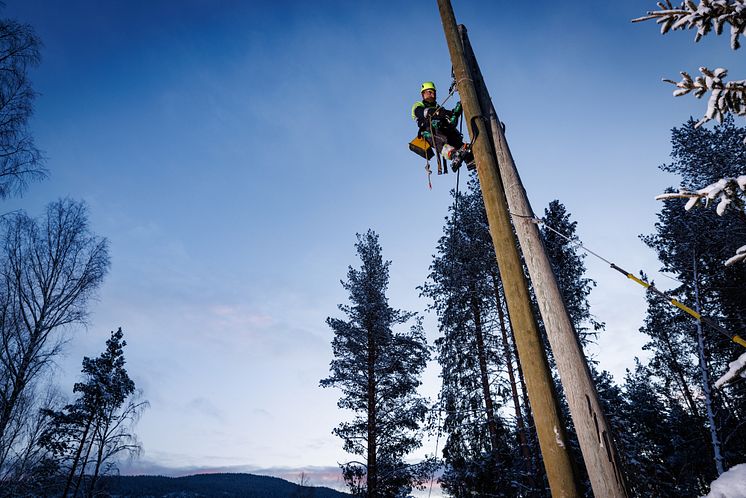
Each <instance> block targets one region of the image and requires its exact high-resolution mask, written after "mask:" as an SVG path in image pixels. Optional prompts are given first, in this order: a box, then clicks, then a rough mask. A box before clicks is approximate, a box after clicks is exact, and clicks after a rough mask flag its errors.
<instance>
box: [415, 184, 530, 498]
mask: <svg viewBox="0 0 746 498" xmlns="http://www.w3.org/2000/svg"><path fill="white" fill-rule="evenodd" d="M453 196H454V203H453V205H452V206H451V208H450V212H451V214H452V216H450V217H448V218H447V219H446V225H445V227H444V229H443V235H442V236H441V238H440V239H439V241H438V245H437V254H436V255H435V256H433V261H432V263H431V265H430V274H429V276H428V281H427V282H426V283H425V284H424V285H423V286H422V287H421V291H422V295H423V296H426V297H429V298H430V299H431V300H432V304H431V305H430V308H431V309H432V310H434V311H435V312H436V313H437V315H438V322H439V328H440V332H441V334H442V336H441V337H440V338H439V339H438V340H437V341H436V343H435V345H436V347H437V350H438V362H439V363H440V366H441V378H442V388H441V395H440V405H441V406H440V410H441V416H442V423H441V427H440V430H442V431H443V432H444V433H445V435H446V441H445V444H444V446H443V458H444V462H445V469H444V473H443V476H442V477H441V479H440V481H441V486H442V487H443V489H444V490H446V491H447V492H448V493H449V494H450V495H452V496H473V495H475V494H476V495H485V496H490V495H496V496H516V495H517V493H518V489H519V488H520V487H521V486H525V487H529V481H530V471H529V469H530V466H531V465H530V456H529V455H527V454H525V453H524V454H521V452H520V450H521V443H519V437H518V436H517V434H516V431H518V430H522V431H523V434H522V446H523V449H525V450H528V449H527V448H526V447H525V446H526V444H527V439H528V437H527V435H526V434H525V432H526V428H525V426H521V427H520V429H519V428H518V427H517V426H518V425H519V424H517V423H516V422H517V420H516V421H512V422H513V423H516V426H513V424H512V423H511V421H508V420H506V419H505V418H503V417H501V416H500V408H501V407H502V406H503V405H504V404H505V400H506V399H509V398H510V397H511V395H512V401H513V403H514V408H515V409H516V412H517V414H519V415H521V417H520V419H521V424H523V417H522V411H523V410H525V407H521V404H520V401H519V399H518V395H517V393H518V389H517V387H516V385H515V383H516V380H515V376H514V375H511V377H512V385H510V384H509V382H510V380H506V379H505V376H504V375H501V374H502V373H503V372H504V371H505V370H507V369H508V366H509V365H508V363H510V368H511V369H512V368H513V365H512V347H511V345H510V344H508V343H506V342H504V341H502V340H501V339H500V333H499V328H500V327H501V326H502V327H505V328H506V330H507V328H508V324H507V320H506V317H505V315H504V309H503V308H502V307H503V306H504V303H503V300H502V297H501V291H500V288H501V287H500V286H501V282H500V277H499V272H498V268H497V261H496V259H495V254H494V250H493V246H492V239H491V237H490V233H489V226H488V223H487V216H486V213H485V211H484V202H483V200H482V195H481V191H480V190H479V185H478V183H477V181H476V179H474V178H472V179H471V180H470V182H469V185H468V189H467V192H466V193H463V194H459V195H458V196H457V195H456V193H455V192H454V193H453ZM506 337H507V336H506ZM506 353H507V356H506ZM504 358H507V360H504ZM518 418H519V417H516V419H518ZM514 427H515V428H514ZM526 460H529V461H528V462H527V461H526ZM522 474H529V475H522Z"/></svg>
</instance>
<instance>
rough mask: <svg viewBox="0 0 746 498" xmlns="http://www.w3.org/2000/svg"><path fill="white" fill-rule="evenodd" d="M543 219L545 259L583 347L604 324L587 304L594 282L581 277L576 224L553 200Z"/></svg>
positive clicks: (542, 234) (561, 205)
mask: <svg viewBox="0 0 746 498" xmlns="http://www.w3.org/2000/svg"><path fill="white" fill-rule="evenodd" d="M543 220H544V224H542V225H541V227H540V230H541V236H542V239H543V241H544V248H545V250H546V251H547V257H548V258H549V262H550V264H551V265H552V270H553V271H554V275H555V277H556V278H557V285H558V286H559V289H560V293H561V294H562V297H563V298H564V301H565V307H566V308H567V313H568V314H569V315H570V320H571V322H572V324H573V326H574V328H575V332H576V333H577V334H578V337H579V338H580V341H581V343H582V344H583V345H586V344H587V343H588V341H589V340H592V339H593V338H594V337H595V336H596V334H597V333H598V331H599V330H602V329H603V328H604V324H603V323H601V322H599V321H598V320H596V318H595V317H594V316H593V315H592V314H591V311H590V305H589V304H588V296H589V294H590V293H591V290H592V289H593V288H594V287H595V286H596V282H595V281H594V280H592V279H590V278H586V277H585V270H586V269H585V263H584V262H583V260H584V259H585V254H583V253H581V252H580V251H579V249H578V247H577V246H576V245H575V243H579V242H580V240H579V238H578V236H577V234H576V233H575V232H576V229H577V225H578V222H577V221H571V220H570V213H568V212H567V208H565V206H564V205H563V204H562V203H561V202H560V201H558V200H556V199H555V200H553V201H551V202H550V203H549V206H548V207H547V208H545V209H544V218H543ZM548 227H549V228H548ZM550 228H551V230H550ZM556 232H559V233H560V234H561V236H560V235H558V234H557V233H556ZM567 239H570V240H571V241H572V242H569V241H568V240H567ZM589 327H590V328H589Z"/></svg>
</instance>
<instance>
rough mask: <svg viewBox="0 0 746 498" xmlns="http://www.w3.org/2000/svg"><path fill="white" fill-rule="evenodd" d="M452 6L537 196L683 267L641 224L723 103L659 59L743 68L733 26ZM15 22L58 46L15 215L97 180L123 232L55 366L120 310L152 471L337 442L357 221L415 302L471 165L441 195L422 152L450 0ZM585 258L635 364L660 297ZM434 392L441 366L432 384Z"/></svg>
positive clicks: (604, 12) (644, 261)
mask: <svg viewBox="0 0 746 498" xmlns="http://www.w3.org/2000/svg"><path fill="white" fill-rule="evenodd" d="M453 4H454V10H455V13H456V17H457V19H458V21H459V22H461V23H464V24H465V25H466V26H467V27H468V29H469V33H470V37H471V41H472V45H473V47H474V49H475V52H476V55H477V57H478V59H479V62H480V65H481V67H482V71H483V73H484V76H485V79H486V82H487V85H488V87H489V90H490V92H491V95H492V98H493V102H494V103H495V107H496V108H497V111H498V114H499V115H500V117H501V118H502V120H503V121H504V122H505V123H506V124H507V137H508V140H509V143H510V145H511V148H512V151H513V155H514V157H515V159H516V162H517V164H518V168H519V170H520V173H521V175H522V177H523V179H524V182H525V184H526V187H527V190H528V193H529V197H530V200H531V202H532V205H533V207H534V209H535V210H536V211H537V212H541V211H542V210H543V208H544V207H545V206H546V205H547V204H548V203H549V201H550V200H552V199H555V198H557V199H560V200H561V201H562V202H563V203H564V204H565V205H566V206H567V208H568V210H569V211H570V212H571V213H572V215H573V218H574V219H575V220H576V221H578V230H579V235H580V237H581V238H582V240H583V241H584V242H585V243H586V244H587V245H588V246H589V247H590V248H592V249H594V250H595V251H597V252H599V253H601V254H603V255H604V256H606V257H607V258H609V259H612V260H613V261H615V262H616V263H618V264H619V265H621V266H622V267H624V268H627V269H629V270H631V271H636V270H638V269H645V270H646V271H647V272H648V273H649V274H650V275H652V276H654V277H655V278H656V279H657V280H658V281H659V283H661V284H663V286H665V285H666V282H670V281H667V280H666V279H665V277H662V276H659V275H657V274H656V273H655V270H656V269H657V268H658V264H657V263H656V261H655V258H654V256H653V254H652V252H651V251H649V250H648V249H647V248H645V247H644V246H643V244H642V243H641V242H640V241H639V240H638V238H637V236H638V235H639V234H641V233H647V232H650V231H651V230H652V224H653V222H654V221H655V212H656V210H657V209H658V207H659V205H658V204H657V203H656V201H654V200H653V197H654V196H655V195H656V194H657V193H660V192H661V191H662V190H663V189H664V188H665V187H666V186H668V185H671V184H674V183H676V179H675V178H674V177H672V176H670V175H666V174H663V173H661V172H659V171H658V170H657V166H658V165H659V164H661V163H663V162H666V161H667V160H668V153H669V150H670V148H669V135H670V129H671V128H672V127H674V126H678V125H680V124H681V123H682V122H684V121H685V120H686V119H687V118H688V117H689V116H690V115H693V116H697V117H698V116H700V115H701V114H702V113H703V112H704V106H705V102H703V101H697V100H695V99H694V98H692V97H685V98H679V99H674V98H673V97H672V96H671V90H672V87H670V86H669V85H666V84H663V83H661V78H663V77H668V78H676V76H677V74H678V71H679V70H688V71H690V72H696V69H697V67H699V66H702V65H707V66H710V67H716V66H724V67H728V68H729V69H730V70H731V75H732V76H733V77H735V78H743V77H744V75H746V64H744V63H743V57H742V54H740V53H737V52H733V51H731V50H730V48H729V45H728V40H727V38H726V37H720V38H717V37H708V38H705V39H704V40H702V42H700V43H699V44H697V45H695V44H694V43H693V33H692V32H676V33H671V34H668V35H666V36H660V34H659V33H658V28H657V26H655V25H654V24H653V23H645V24H641V25H635V24H631V23H630V22H629V20H630V19H631V18H633V17H637V16H640V15H643V14H644V13H645V12H646V11H647V10H649V9H653V8H655V2H653V1H652V0H651V1H642V0H635V1H628V2H621V3H619V2H616V3H613V4H611V3H603V2H602V3H599V2H590V1H588V2H571V3H557V2H544V1H539V2H532V3H531V4H530V6H529V5H528V4H526V5H524V4H521V3H518V2H507V1H494V2H478V1H466V0H462V1H459V0H454V1H453ZM4 15H6V16H9V17H13V18H16V19H18V20H20V21H22V22H27V23H29V24H31V25H33V26H34V27H35V28H36V30H37V32H38V34H39V35H40V37H41V38H42V40H43V41H44V45H45V46H44V50H43V62H42V64H41V66H40V67H39V68H38V69H36V70H34V71H33V80H34V82H35V86H36V88H37V90H38V91H39V92H40V96H39V98H38V100H37V103H36V114H35V117H34V120H33V123H32V126H33V130H34V133H35V135H36V139H37V143H38V145H39V146H40V147H41V148H42V149H43V150H44V151H45V152H46V155H47V157H48V167H49V169H50V171H51V176H50V178H49V179H47V180H46V181H44V182H43V183H39V184H35V185H33V186H32V187H31V188H30V190H29V191H28V193H27V194H26V195H25V196H24V197H23V198H22V199H17V200H12V201H9V202H6V208H7V209H8V210H10V209H15V208H17V207H22V208H24V209H26V210H28V211H29V212H30V213H33V214H38V213H41V211H42V209H43V206H44V205H45V204H46V203H47V202H49V201H51V200H54V199H56V198H59V197H61V196H71V197H73V198H76V199H83V200H85V201H86V202H87V203H88V204H89V206H90V215H91V220H92V226H93V229H94V230H95V231H96V232H97V233H98V234H100V235H102V236H105V237H108V238H109V240H110V242H111V255H112V263H113V264H112V269H111V273H110V275H109V276H108V278H107V280H106V282H105V284H104V285H103V287H102V289H101V292H100V295H99V300H98V301H97V302H96V303H95V304H94V306H93V307H92V315H91V320H90V324H89V326H88V327H87V328H86V329H82V328H81V329H76V330H73V331H70V341H69V343H68V346H67V350H66V356H65V358H62V359H60V361H59V369H60V378H61V379H66V380H65V381H66V382H67V386H63V387H66V389H68V390H69V388H71V386H72V383H73V382H74V381H75V379H76V375H77V372H78V371H79V365H80V360H81V358H82V356H83V355H96V354H98V352H99V351H100V350H101V349H102V348H103V345H104V342H105V340H106V337H107V336H108V332H109V331H110V330H112V329H116V328H117V327H119V326H121V327H122V328H123V329H124V332H125V337H126V339H127V341H128V343H129V345H128V346H127V353H126V354H127V358H128V366H129V370H130V373H131V375H132V376H133V377H134V379H135V381H136V382H137V384H138V386H140V387H141V388H143V390H144V394H145V397H146V398H147V399H148V400H149V401H150V403H151V408H150V409H149V410H148V411H147V412H146V413H145V414H144V416H143V418H142V421H141V422H140V425H139V427H138V434H139V436H140V438H141V440H142V442H143V446H144V454H143V457H142V461H141V463H140V464H139V465H140V466H139V467H137V468H138V469H141V470H142V469H144V470H146V471H147V470H152V469H159V470H160V471H162V472H176V473H178V472H182V471H186V470H193V469H211V468H221V469H224V468H230V469H237V470H240V469H257V468H263V469H273V470H272V472H274V473H282V472H285V475H292V474H293V473H294V472H295V471H296V470H297V469H302V468H308V467H310V466H315V467H324V468H325V467H335V466H336V463H337V462H340V461H344V460H345V459H346V456H345V455H344V453H343V452H342V450H341V442H340V441H339V440H338V439H336V438H335V437H334V436H332V435H331V430H332V428H333V427H334V426H335V425H336V424H337V423H338V422H339V421H340V417H341V414H340V413H339V412H338V411H337V409H336V399H337V397H338V392H336V391H334V390H329V389H327V390H322V389H320V388H318V387H317V386H318V380H319V379H320V378H322V377H324V376H326V375H327V372H328V364H329V361H330V360H331V348H330V344H329V343H330V340H331V331H330V330H329V329H328V328H327V327H326V325H325V323H324V319H325V318H326V317H327V316H329V315H335V314H336V313H337V311H336V305H337V304H338V303H342V302H344V301H345V299H346V296H345V294H344V291H343V289H342V288H341V286H340V285H339V280H340V279H341V278H344V276H345V273H346V268H347V266H348V265H350V264H356V260H355V255H354V248H353V244H354V241H355V233H356V232H363V231H365V230H366V229H368V228H373V229H374V230H376V231H377V232H378V233H379V234H380V236H381V242H382V244H383V248H384V255H385V256H386V257H387V258H388V259H391V260H392V261H393V264H392V275H391V288H390V298H391V303H392V305H394V306H396V307H399V308H404V309H410V310H415V311H422V310H424V309H425V307H426V305H427V303H426V302H425V301H423V300H421V299H419V298H418V293H417V291H416V290H415V287H416V286H417V285H420V284H421V283H423V281H424V279H425V277H426V275H427V267H428V264H429V262H430V258H431V255H432V253H433V251H434V247H435V242H436V240H437V238H438V237H439V235H440V232H441V227H442V223H443V218H444V216H445V215H446V208H447V205H448V202H449V197H448V190H449V189H450V188H452V187H453V186H454V184H455V175H449V176H446V177H435V176H434V177H433V190H432V191H429V190H428V189H427V188H426V178H425V175H424V171H423V164H422V161H421V160H420V159H419V158H418V157H417V156H415V155H413V154H412V153H411V152H409V151H408V149H407V147H406V143H407V142H408V141H409V139H410V138H411V137H412V136H413V134H414V131H415V130H414V125H413V123H412V121H411V119H410V118H409V109H410V107H411V104H412V103H413V102H414V101H415V100H416V99H417V98H418V93H417V91H418V89H419V85H420V83H421V82H422V81H424V80H433V81H435V82H436V84H437V85H439V87H440V88H441V89H446V88H447V87H448V85H449V84H450V81H449V78H450V61H449V58H448V51H447V47H446V44H445V40H444V37H443V31H442V26H441V24H440V19H439V17H438V11H437V7H436V2H435V1H432V2H430V1H428V2H425V1H408V2H405V1H398V2H395V1H389V2H381V1H379V2H369V1H359V2H342V1H323V2H296V1H282V0H280V1H276V2H252V1H244V2H239V1H221V2H211V1H207V0H204V1H199V0H186V1H179V2H167V1H153V2H144V1H134V2H132V1H130V2H123V1H111V2H93V1H90V0H73V1H68V2H64V3H63V2H52V1H41V0H27V1H24V2H9V3H8V5H7V6H6V8H5V10H4ZM440 96H441V97H443V96H444V92H443V91H441V92H440ZM462 182H463V180H462ZM464 183H465V182H463V183H462V185H464ZM587 264H588V270H589V271H588V276H589V277H591V278H593V279H595V280H596V281H597V282H598V288H597V289H596V290H595V291H594V292H593V294H592V297H591V303H592V311H593V312H594V313H595V314H596V315H597V317H598V318H599V319H601V320H602V321H605V322H606V323H607V331H606V332H605V333H603V335H602V337H601V338H600V340H599V346H598V347H597V348H596V349H597V351H596V356H597V358H598V360H599V362H600V366H601V367H602V368H606V369H608V370H610V371H611V372H612V373H614V374H615V376H616V378H617V380H619V381H621V376H622V375H623V373H624V369H625V368H626V367H631V366H632V365H633V359H634V357H635V356H636V355H642V352H641V350H640V346H641V344H642V342H643V339H642V338H641V337H640V335H639V334H638V333H637V329H638V328H639V326H640V325H641V319H642V315H643V313H644V298H643V294H642V292H641V290H640V289H639V288H638V287H636V286H634V285H633V284H631V283H629V282H627V281H626V280H625V279H623V278H622V277H620V276H619V275H618V274H617V273H616V272H614V271H612V270H610V269H608V267H606V265H604V264H603V263H597V262H596V261H593V260H592V259H590V258H589V259H588V260H587ZM426 323H427V324H428V335H429V337H430V339H431V340H432V339H434V338H435V337H436V336H437V330H436V329H435V327H434V325H435V321H434V319H433V317H428V319H427V321H426ZM437 388H438V386H437V370H436V369H435V368H433V369H431V370H430V371H429V372H428V375H427V378H426V383H425V385H424V386H423V392H425V393H427V394H431V395H432V394H434V393H435V392H436V391H437ZM433 450H434V443H433V442H432V441H430V442H428V443H427V444H426V447H425V448H424V449H423V452H430V453H431V452H432V451H433ZM278 469H279V470H278ZM283 469H284V470H283ZM318 475H319V477H318V482H319V483H321V482H322V477H321V475H322V473H321V472H319V473H318Z"/></svg>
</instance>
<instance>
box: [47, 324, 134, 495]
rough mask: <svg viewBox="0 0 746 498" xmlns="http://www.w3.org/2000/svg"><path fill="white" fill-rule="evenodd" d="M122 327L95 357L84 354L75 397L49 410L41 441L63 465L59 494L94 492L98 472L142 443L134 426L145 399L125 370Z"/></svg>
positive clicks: (104, 471) (111, 465) (124, 343)
mask: <svg viewBox="0 0 746 498" xmlns="http://www.w3.org/2000/svg"><path fill="white" fill-rule="evenodd" d="M126 345H127V342H126V341H125V340H124V334H123V333H122V329H121V328H120V329H118V330H117V331H116V332H112V333H111V336H110V338H109V339H108V340H107V341H106V349H105V351H104V352H103V353H101V355H99V356H98V357H96V358H88V357H85V358H83V369H82V373H83V381H82V382H77V383H76V384H75V386H74V388H73V392H75V393H79V396H78V398H77V399H76V400H75V401H74V402H73V403H71V404H69V405H67V406H66V407H65V408H64V409H63V410H61V411H59V412H49V413H48V415H49V417H50V418H51V419H52V425H51V428H50V430H49V431H48V432H47V434H45V436H44V437H43V438H42V444H43V445H44V446H46V447H47V448H48V449H49V450H50V451H51V452H52V454H54V455H55V456H56V457H57V458H58V462H59V464H60V467H62V468H65V469H66V470H65V474H66V477H65V483H64V487H63V489H62V496H63V498H64V497H67V496H77V494H78V492H79V491H81V490H84V487H85V486H86V483H85V481H86V480H88V483H87V491H86V490H84V491H85V494H86V495H88V496H93V495H94V494H95V492H96V490H97V483H98V480H99V477H100V476H101V475H102V474H105V473H108V472H109V471H111V470H112V469H113V468H114V465H115V463H114V461H113V459H114V458H115V457H116V456H117V455H119V454H120V453H122V452H125V453H129V454H136V453H138V452H139V450H140V446H139V444H138V442H137V439H136V437H135V435H134V433H133V431H132V425H133V424H134V422H136V421H137V419H138V418H139V415H140V413H141V412H142V410H143V409H144V408H145V407H146V406H147V402H143V401H140V400H139V399H138V396H137V391H136V389H135V383H134V381H132V379H131V378H130V376H129V374H128V373H127V370H126V369H125V367H124V365H125V359H124V347H125V346H126Z"/></svg>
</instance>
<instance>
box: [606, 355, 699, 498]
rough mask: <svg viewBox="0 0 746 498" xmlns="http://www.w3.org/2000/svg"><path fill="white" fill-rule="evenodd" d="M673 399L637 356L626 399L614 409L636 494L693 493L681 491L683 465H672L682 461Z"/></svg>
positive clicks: (626, 387) (621, 445)
mask: <svg viewBox="0 0 746 498" xmlns="http://www.w3.org/2000/svg"><path fill="white" fill-rule="evenodd" d="M670 399H672V398H670V397H669V396H668V395H667V394H666V389H665V388H664V387H662V386H661V385H659V379H658V378H657V377H656V376H655V375H654V373H653V372H652V371H651V370H650V369H649V368H648V367H646V366H645V365H643V364H642V363H640V361H639V359H637V358H635V369H634V370H633V371H630V370H627V375H626V376H625V382H624V386H623V401H622V402H621V403H619V404H618V405H617V406H616V411H615V412H613V413H614V418H615V422H616V423H617V424H618V425H619V427H620V430H619V434H620V450H621V451H622V452H623V453H624V454H625V456H626V465H627V471H628V473H629V475H630V476H634V479H630V491H631V492H632V493H633V496H637V497H640V498H643V497H649V496H693V494H686V495H681V494H680V493H678V491H679V490H680V487H681V486H682V484H681V482H682V481H685V479H679V477H680V476H679V474H678V473H679V472H681V469H680V468H675V467H674V466H673V465H672V463H673V462H674V461H680V460H679V457H678V456H677V452H678V450H679V449H678V448H677V445H678V444H680V442H681V441H679V440H678V438H677V437H676V435H675V433H676V431H675V430H674V428H673V427H672V426H671V420H672V419H673V418H672V415H671V411H670V409H669V407H668V404H669V403H668V401H667V400H670ZM673 399H675V398H673ZM678 413H679V414H681V410H678ZM677 486H678V487H679V489H677Z"/></svg>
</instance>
